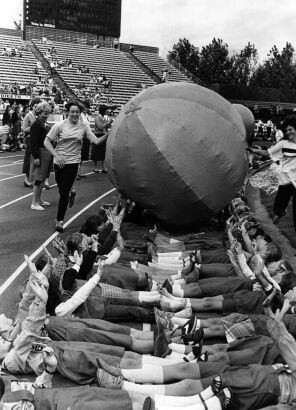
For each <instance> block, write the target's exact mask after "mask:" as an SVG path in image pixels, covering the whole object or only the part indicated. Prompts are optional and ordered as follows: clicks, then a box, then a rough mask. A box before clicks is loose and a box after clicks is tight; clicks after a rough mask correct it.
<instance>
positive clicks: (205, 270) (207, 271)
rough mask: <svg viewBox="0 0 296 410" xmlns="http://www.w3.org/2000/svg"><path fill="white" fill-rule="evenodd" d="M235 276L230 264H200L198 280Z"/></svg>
mask: <svg viewBox="0 0 296 410" xmlns="http://www.w3.org/2000/svg"><path fill="white" fill-rule="evenodd" d="M227 276H236V274H235V271H234V269H233V266H232V264H231V263H209V264H204V263H203V264H201V266H200V275H199V278H200V279H209V278H214V277H227Z"/></svg>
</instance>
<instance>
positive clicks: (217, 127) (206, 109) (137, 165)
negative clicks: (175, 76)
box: [106, 83, 248, 227]
mask: <svg viewBox="0 0 296 410" xmlns="http://www.w3.org/2000/svg"><path fill="white" fill-rule="evenodd" d="M245 141H246V129H245V126H244V123H243V121H242V118H241V116H240V114H239V113H238V111H237V110H236V109H235V108H234V107H233V106H232V104H230V103H229V102H228V101H226V100H225V99H224V98H223V97H221V96H220V95H219V94H217V93H215V92H214V91H211V90H209V89H207V88H204V87H200V86H198V85H195V84H190V83H166V84H160V85H156V86H153V87H151V88H149V89H147V90H143V91H142V92H141V93H139V94H137V95H136V96H135V97H133V98H132V99H131V100H130V101H129V102H128V103H127V104H126V105H125V106H124V107H123V108H122V110H121V112H120V113H119V115H118V116H117V118H116V119H115V121H114V123H113V127H112V130H111V132H110V135H109V138H108V142H107V154H106V161H107V167H108V172H109V176H110V179H111V181H112V183H113V184H114V186H115V187H116V188H117V189H118V191H119V192H121V193H122V194H123V195H124V196H125V197H128V198H130V199H132V200H133V201H135V202H136V203H138V204H139V205H141V206H142V207H143V208H145V209H147V210H149V211H150V212H151V213H153V214H154V215H155V216H156V217H157V218H158V219H159V220H160V221H162V222H164V223H166V224H168V225H171V226H175V227H189V226H193V225H196V224H200V223H203V222H205V221H206V220H207V219H208V218H209V217H211V216H212V215H214V214H216V213H217V212H218V211H220V210H221V209H222V208H223V207H225V206H226V205H227V204H228V203H229V201H230V200H231V199H232V198H233V197H234V196H235V194H236V193H237V192H238V190H239V189H240V188H241V186H242V184H243V181H244V178H245V176H246V173H247V167H248V166H247V156H246V152H245V145H246V142H245Z"/></svg>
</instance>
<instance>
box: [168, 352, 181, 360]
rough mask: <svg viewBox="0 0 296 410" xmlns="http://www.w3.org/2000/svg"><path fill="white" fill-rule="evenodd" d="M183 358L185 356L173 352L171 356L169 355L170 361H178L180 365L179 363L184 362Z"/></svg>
mask: <svg viewBox="0 0 296 410" xmlns="http://www.w3.org/2000/svg"><path fill="white" fill-rule="evenodd" d="M183 356H184V355H183V354H180V353H177V352H172V353H171V354H169V355H168V356H167V358H168V359H169V360H177V361H178V363H179V362H183Z"/></svg>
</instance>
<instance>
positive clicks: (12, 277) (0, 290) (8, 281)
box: [0, 188, 116, 296]
mask: <svg viewBox="0 0 296 410" xmlns="http://www.w3.org/2000/svg"><path fill="white" fill-rule="evenodd" d="M114 191H116V188H112V189H111V190H110V191H107V192H105V193H104V194H103V195H101V196H99V197H98V198H97V199H95V200H93V201H92V202H90V203H89V204H88V205H86V206H85V207H84V208H82V209H81V210H80V211H79V212H77V213H76V214H75V215H73V216H72V218H70V219H69V221H67V222H66V223H65V224H64V227H65V228H67V227H68V226H69V225H70V224H71V223H72V222H73V221H75V219H76V218H78V216H80V215H81V214H83V213H84V212H85V211H87V210H88V209H89V208H90V207H91V206H93V205H94V204H95V203H96V202H98V201H100V200H101V199H103V198H105V196H108V195H109V194H111V193H112V192H114ZM58 235H59V232H54V233H53V234H52V235H51V236H50V237H49V238H48V239H46V240H45V241H44V242H43V243H42V245H41V246H39V248H37V249H36V251H35V252H33V253H32V254H31V255H30V256H29V259H30V260H33V259H34V258H35V257H36V256H37V255H38V254H39V253H40V252H41V251H42V250H43V247H44V246H47V245H48V244H49V243H50V242H51V241H52V240H53V239H54V238H55V237H56V236H58ZM26 266H27V263H26V262H23V263H22V264H21V265H20V266H19V267H18V268H17V269H16V270H15V271H14V272H13V273H12V274H11V275H10V277H9V278H8V279H6V281H5V282H4V283H3V284H2V285H1V286H0V296H1V295H2V294H3V292H5V290H6V289H7V288H8V287H9V286H10V285H11V284H12V283H13V282H14V281H15V279H16V278H17V277H18V276H19V275H20V274H21V273H22V271H23V270H24V269H25V268H26Z"/></svg>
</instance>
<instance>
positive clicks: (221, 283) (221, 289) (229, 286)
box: [197, 277, 253, 297]
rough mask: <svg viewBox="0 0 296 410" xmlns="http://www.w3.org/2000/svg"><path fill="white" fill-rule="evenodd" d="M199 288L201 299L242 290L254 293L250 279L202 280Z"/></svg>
mask: <svg viewBox="0 0 296 410" xmlns="http://www.w3.org/2000/svg"><path fill="white" fill-rule="evenodd" d="M197 286H199V287H200V289H201V291H202V296H201V297H211V296H219V295H223V294H226V293H233V292H238V291H241V290H249V291H252V288H253V283H252V281H251V280H249V279H247V278H246V279H241V278H233V277H230V278H223V277H222V278H215V279H201V280H199V281H198V283H197Z"/></svg>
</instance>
